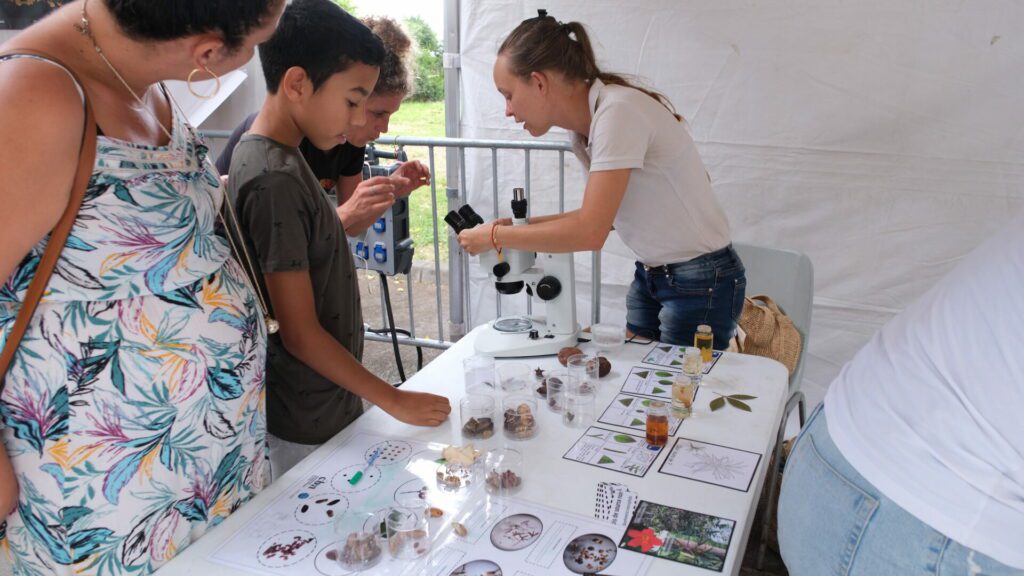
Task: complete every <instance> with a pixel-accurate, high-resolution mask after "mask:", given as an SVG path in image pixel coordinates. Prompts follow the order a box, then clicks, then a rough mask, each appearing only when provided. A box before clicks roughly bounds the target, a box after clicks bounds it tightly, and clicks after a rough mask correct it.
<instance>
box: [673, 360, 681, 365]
mask: <svg viewBox="0 0 1024 576" xmlns="http://www.w3.org/2000/svg"><path fill="white" fill-rule="evenodd" d="M681 364H682V362H680V361H679V360H673V361H672V365H673V366H679V365H681Z"/></svg>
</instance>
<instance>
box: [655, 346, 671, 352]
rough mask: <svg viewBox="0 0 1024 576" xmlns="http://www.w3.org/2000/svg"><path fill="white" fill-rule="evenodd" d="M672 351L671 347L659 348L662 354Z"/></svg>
mask: <svg viewBox="0 0 1024 576" xmlns="http://www.w3.org/2000/svg"><path fill="white" fill-rule="evenodd" d="M671 349H672V347H671V346H658V350H661V351H662V352H668V351H669V350H671Z"/></svg>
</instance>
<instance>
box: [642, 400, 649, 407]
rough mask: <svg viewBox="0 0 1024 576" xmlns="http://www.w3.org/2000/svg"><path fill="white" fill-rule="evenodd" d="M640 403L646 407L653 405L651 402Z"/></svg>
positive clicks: (643, 401)
mask: <svg viewBox="0 0 1024 576" xmlns="http://www.w3.org/2000/svg"><path fill="white" fill-rule="evenodd" d="M640 403H641V404H643V405H644V406H645V407H646V406H650V405H651V401H650V400H642V401H641V402H640Z"/></svg>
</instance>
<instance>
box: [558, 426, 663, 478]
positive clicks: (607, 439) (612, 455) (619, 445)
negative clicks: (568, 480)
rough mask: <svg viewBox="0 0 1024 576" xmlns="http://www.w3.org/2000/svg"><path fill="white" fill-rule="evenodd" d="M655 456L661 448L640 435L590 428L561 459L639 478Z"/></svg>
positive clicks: (649, 466)
mask: <svg viewBox="0 0 1024 576" xmlns="http://www.w3.org/2000/svg"><path fill="white" fill-rule="evenodd" d="M658 454H661V447H660V446H658V447H656V446H651V445H650V444H648V443H647V440H646V439H645V438H644V437H643V436H635V435H633V434H625V433H622V432H615V431H613V430H608V429H605V428H599V427H597V426H591V427H590V428H588V429H587V431H586V432H584V434H583V436H582V437H581V438H580V439H579V440H577V441H576V443H575V444H573V446H572V448H570V449H569V451H568V452H566V453H565V456H564V458H565V459H567V460H574V461H576V462H582V463H584V464H589V465H591V466H597V467H599V468H607V469H608V470H614V471H616V472H622V473H623V474H629V475H630V476H637V477H641V478H642V477H644V476H646V475H647V471H648V470H650V468H651V465H652V464H654V461H655V460H656V459H657V458H658Z"/></svg>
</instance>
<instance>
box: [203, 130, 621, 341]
mask: <svg viewBox="0 0 1024 576" xmlns="http://www.w3.org/2000/svg"><path fill="white" fill-rule="evenodd" d="M202 134H203V135H204V136H206V137H207V138H210V139H224V138H227V137H228V136H229V135H230V133H229V132H227V131H223V130H204V131H202ZM376 144H377V145H378V146H394V147H396V148H405V147H425V148H426V149H427V163H428V166H429V168H430V173H431V174H437V170H436V151H437V149H438V148H444V149H445V150H446V151H447V152H448V153H449V154H450V153H451V151H453V150H455V151H457V156H456V157H455V160H456V161H455V162H453V161H452V159H451V157H450V156H449V161H448V173H447V186H446V187H445V200H446V203H445V206H444V207H441V208H439V206H438V189H437V188H438V185H437V180H436V178H432V179H431V182H430V204H431V214H432V220H433V222H432V230H433V238H434V284H435V285H434V294H435V299H436V305H437V315H436V321H437V334H438V338H437V339H436V340H435V339H432V338H420V337H418V336H417V334H416V322H415V318H414V312H413V310H414V296H413V290H412V280H411V278H410V277H409V276H406V278H405V283H406V286H405V293H406V300H407V306H408V311H409V331H410V335H409V336H400V337H399V338H398V342H399V344H401V345H406V346H423V347H427V348H440V349H446V348H448V347H449V346H451V345H452V344H453V343H454V341H456V340H458V339H459V338H460V337H461V336H462V335H463V334H465V331H466V327H467V326H468V327H470V328H472V326H473V321H472V312H471V310H472V303H471V301H470V289H469V288H470V287H469V273H468V272H469V257H468V255H467V254H466V253H465V252H463V251H462V249H461V247H460V246H459V243H458V241H457V240H456V238H455V236H454V234H451V231H450V230H449V228H448V226H447V225H446V224H445V223H444V221H443V218H444V215H445V214H446V213H447V212H448V210H453V209H457V208H458V207H460V206H462V205H463V204H465V203H466V201H467V200H466V190H465V182H466V150H467V149H485V150H490V151H491V175H492V178H491V180H492V191H491V196H492V205H493V210H494V214H498V200H499V194H498V166H499V154H498V151H499V150H501V151H503V152H505V151H509V152H510V153H516V152H518V153H522V154H523V155H524V160H525V162H524V167H525V168H524V182H525V185H524V188H525V190H526V197H527V200H529V198H530V180H531V178H530V169H531V159H532V156H531V153H533V152H557V153H558V210H559V212H564V211H565V153H566V152H571V151H572V148H571V146H570V144H569V143H568V142H535V141H516V140H474V139H467V138H413V137H404V136H394V137H381V138H379V139H378V140H377V141H376ZM453 166H454V167H455V168H456V169H455V170H452V167H453ZM441 234H447V235H449V236H448V274H447V278H448V288H449V290H448V293H449V298H448V301H449V302H448V326H447V330H446V329H445V328H446V327H445V321H444V307H443V304H442V300H443V298H442V288H441V278H442V274H441V254H440V242H439V240H440V235H441ZM591 258H592V266H593V271H592V275H591V314H590V320H591V323H597V322H599V321H600V311H601V306H600V302H601V282H600V276H601V253H600V251H598V252H593V253H592V256H591ZM381 299H382V303H381V304H382V305H381V316H382V324H383V325H384V326H385V327H389V328H390V327H391V326H389V323H388V320H387V317H386V315H385V312H384V303H383V294H382V295H381ZM495 308H496V315H497V316H500V315H501V297H500V296H498V297H497V298H496V304H495ZM531 308H532V306H531V303H530V301H529V300H528V301H527V311H528V312H530V311H531V310H530V309H531ZM366 339H367V340H371V341H377V342H391V338H390V337H388V336H382V335H379V334H375V333H373V332H367V333H366Z"/></svg>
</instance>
